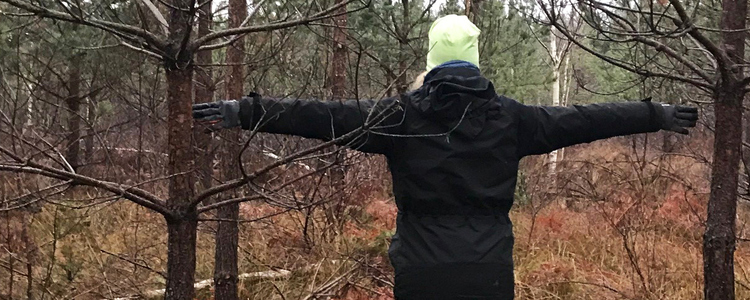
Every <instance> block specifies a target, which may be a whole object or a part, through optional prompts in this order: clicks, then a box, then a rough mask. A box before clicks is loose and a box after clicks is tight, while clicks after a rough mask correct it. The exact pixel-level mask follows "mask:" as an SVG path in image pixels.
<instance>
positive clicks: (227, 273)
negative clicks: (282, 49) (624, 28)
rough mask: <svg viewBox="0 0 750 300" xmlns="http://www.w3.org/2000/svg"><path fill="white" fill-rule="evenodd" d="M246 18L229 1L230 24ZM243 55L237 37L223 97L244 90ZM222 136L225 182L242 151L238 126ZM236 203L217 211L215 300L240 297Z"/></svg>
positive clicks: (241, 0) (235, 0)
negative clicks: (238, 289) (238, 287)
mask: <svg viewBox="0 0 750 300" xmlns="http://www.w3.org/2000/svg"><path fill="white" fill-rule="evenodd" d="M246 17H247V3H246V2H245V0H230V1H229V27H232V28H235V27H240V26H241V24H242V21H243V20H245V18H246ZM244 58H245V40H244V39H243V38H241V39H239V40H237V41H236V42H235V43H234V44H232V45H230V46H229V47H228V48H227V57H226V63H227V65H229V66H230V67H229V73H228V74H227V78H226V97H225V98H226V99H240V98H241V97H242V96H243V95H244V94H245V93H244V90H243V81H244V78H245V76H244V72H243V70H242V69H243V67H244V65H243V64H242V63H243V61H244ZM223 135H224V137H225V139H224V141H223V144H222V148H223V149H222V152H223V153H224V157H225V158H230V157H231V158H232V159H223V160H222V161H221V162H222V175H223V176H222V177H223V178H222V179H223V180H224V181H225V182H226V181H229V180H232V179H235V178H237V177H239V172H238V171H239V168H240V167H241V166H239V165H238V164H237V160H236V159H233V158H234V157H237V155H238V154H239V152H240V151H241V149H240V147H239V140H240V129H239V128H236V129H230V130H225V131H224V132H223ZM223 195H224V196H225V197H233V196H234V195H236V192H235V191H234V190H233V191H230V192H226V193H223ZM239 209H240V208H239V204H238V203H234V204H229V205H225V206H222V207H220V208H219V209H218V211H217V217H218V219H220V220H222V221H219V225H218V228H217V230H216V252H215V257H214V261H215V264H214V285H215V290H216V299H227V300H234V299H239V297H238V294H237V281H238V278H237V273H238V272H237V243H238V240H239V228H238V226H239V224H238V223H237V221H236V220H237V219H238V218H239Z"/></svg>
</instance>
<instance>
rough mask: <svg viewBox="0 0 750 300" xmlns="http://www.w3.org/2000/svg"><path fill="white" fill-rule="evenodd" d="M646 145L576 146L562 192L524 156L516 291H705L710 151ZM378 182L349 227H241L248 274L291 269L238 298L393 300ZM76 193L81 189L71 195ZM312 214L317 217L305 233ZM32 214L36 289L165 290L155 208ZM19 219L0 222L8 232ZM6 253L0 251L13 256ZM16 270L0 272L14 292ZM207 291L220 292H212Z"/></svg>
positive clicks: (86, 294)
mask: <svg viewBox="0 0 750 300" xmlns="http://www.w3.org/2000/svg"><path fill="white" fill-rule="evenodd" d="M635 144H638V143H635ZM639 149H640V150H639ZM703 149H705V147H703ZM641 150H642V147H641V146H636V147H632V146H630V144H629V140H625V139H623V140H619V141H612V142H606V143H596V144H592V145H585V146H578V147H574V148H571V149H569V150H568V152H567V153H566V162H565V163H564V164H563V165H562V166H561V168H562V169H561V173H560V175H559V179H558V182H559V188H558V189H556V190H554V191H549V190H548V189H544V188H542V187H544V183H545V182H546V181H545V179H544V178H545V177H544V176H543V175H542V174H543V172H544V170H546V168H545V166H544V165H543V163H542V159H540V158H532V159H529V160H527V161H525V162H524V166H525V167H524V175H525V176H524V177H525V178H526V180H525V181H524V186H523V188H522V189H520V190H521V191H522V192H520V194H519V197H520V198H523V199H522V200H521V201H519V202H522V204H521V205H518V206H517V207H515V208H514V210H513V211H512V213H511V217H512V219H513V221H514V224H515V234H516V247H515V258H516V267H515V268H516V282H517V288H516V290H517V295H518V296H517V299H700V298H702V281H703V280H702V276H703V275H702V258H701V240H702V232H703V225H702V221H703V220H704V219H705V206H706V202H707V197H708V196H707V191H708V186H707V182H708V181H707V178H708V168H707V166H706V165H705V164H703V163H701V162H700V160H701V159H700V157H702V156H705V155H707V153H691V156H692V157H686V156H660V155H658V152H657V151H647V152H646V155H643V152H642V151H641ZM706 151H707V150H706ZM688 152H690V151H688ZM368 180H370V181H368V182H370V184H362V186H367V187H368V190H367V191H357V194H356V195H357V197H358V198H360V199H367V200H368V201H358V202H357V203H355V204H353V205H352V206H351V207H348V208H347V209H346V210H345V214H346V216H347V217H346V221H345V223H344V226H343V227H342V229H341V230H340V231H338V230H333V231H332V230H331V229H330V226H326V224H324V222H325V220H326V218H325V216H324V215H323V212H321V211H318V212H314V213H313V214H312V215H310V216H307V215H306V214H305V213H303V212H291V213H285V214H281V215H279V216H276V217H272V218H268V219H264V220H262V221H258V222H252V223H243V224H242V225H241V231H240V235H241V236H240V266H239V268H240V271H241V272H254V271H267V270H278V269H284V270H290V271H292V273H291V276H289V277H288V278H279V279H277V280H245V281H243V282H242V284H241V290H240V292H241V294H242V298H244V299H304V298H305V297H307V296H308V295H310V294H312V293H317V294H319V295H328V296H330V297H331V299H340V300H344V299H349V300H360V299H392V293H391V285H392V269H391V268H390V266H389V264H388V259H387V253H386V251H387V245H388V241H389V239H390V235H391V234H392V232H393V230H394V227H395V224H394V222H395V214H396V208H395V204H394V203H393V201H392V200H390V199H389V198H388V195H387V193H384V192H383V191H382V190H378V189H374V188H372V182H377V183H378V184H383V182H384V181H383V180H382V178H374V179H368ZM386 182H387V181H386ZM80 193H83V191H78V190H72V191H68V192H66V193H65V194H64V195H63V197H67V198H71V199H72V198H75V197H82V194H80ZM90 196H91V195H88V197H90ZM563 200H564V201H563ZM561 202H565V203H568V208H565V209H563V208H561V207H560V206H559V205H558V203H561ZM360 203H362V204H360ZM278 211H279V208H274V207H270V206H268V205H265V204H257V203H254V204H244V205H243V206H242V212H241V214H242V217H243V218H247V219H252V218H256V217H260V216H264V215H268V214H273V213H275V212H278ZM749 216H750V210H748V209H747V208H746V207H745V206H744V205H741V206H740V213H739V225H738V227H739V230H740V233H739V234H740V235H741V236H746V235H745V233H744V231H745V227H746V226H745V224H746V222H747V220H750V217H749ZM307 217H309V218H310V220H311V221H312V225H313V226H308V227H309V229H308V232H307V233H306V234H305V233H304V230H303V228H304V224H305V220H306V218H307ZM29 218H30V219H29V221H28V222H30V224H31V226H30V227H29V229H30V230H29V233H30V235H31V236H32V237H33V240H34V244H35V245H36V246H37V247H39V250H38V253H37V254H36V255H34V256H33V261H31V262H30V263H32V264H33V266H34V267H33V276H34V279H35V282H34V293H35V294H36V295H38V296H39V298H42V297H41V295H42V294H46V298H47V299H52V298H56V299H62V298H75V299H100V298H114V297H116V296H123V295H132V294H138V293H142V292H144V291H147V290H151V289H156V288H162V287H163V284H164V279H163V278H162V277H161V275H159V273H158V272H162V271H163V270H164V268H165V266H166V263H165V256H164V255H165V253H166V246H165V245H166V235H165V230H164V228H165V227H164V224H163V220H162V219H161V217H159V216H158V215H155V214H152V213H149V212H147V211H146V210H144V209H142V208H138V207H136V206H134V205H132V204H130V203H126V202H116V203H111V204H108V205H104V206H94V207H89V208H85V209H69V208H62V207H58V206H53V205H45V206H44V208H43V210H42V212H40V213H36V214H33V215H30V217H29ZM2 226H5V225H1V224H0V227H2ZM9 226H10V225H8V226H6V227H4V228H6V230H5V231H0V232H4V235H7V234H8V232H9V231H8V230H7V228H10V227H9ZM214 226H215V224H212V223H211V222H207V223H204V224H203V225H201V227H200V229H199V230H200V232H199V240H198V253H197V261H198V266H197V269H196V279H197V280H201V279H207V278H211V277H212V270H213V243H214V241H213V227H214ZM3 243H4V241H3ZM1 247H4V246H3V244H2V243H0V249H5V248H1ZM3 251H5V250H3ZM749 251H750V250H748V248H747V245H746V243H745V242H740V243H739V244H738V247H737V253H736V256H735V257H736V270H737V281H738V285H737V297H738V299H749V298H750V290H749V289H748V288H746V287H747V286H748V285H750V274H748V273H747V272H746V270H748V269H750V255H748V254H749V253H748V252H749ZM7 257H8V256H7V255H5V254H3V255H0V258H2V259H4V261H3V263H7V261H5V260H6V259H7ZM29 257H32V256H29ZM23 259H24V257H18V259H17V260H16V262H15V266H14V268H15V269H16V270H18V271H19V272H21V273H23V272H24V270H25V269H24V267H22V263H25V262H24V261H23ZM6 265H7V264H6ZM7 272H8V271H7V268H0V278H3V279H0V280H3V281H4V283H3V285H4V286H6V289H7V284H6V283H5V282H7V280H5V279H4V278H7V276H6V275H7V274H8V273H7ZM14 282H15V284H14V295H17V296H19V297H20V295H22V294H23V289H24V285H25V279H24V277H23V276H21V275H17V276H15V281H14ZM3 293H7V291H6V290H3ZM198 296H199V297H200V298H202V299H211V291H210V289H209V290H202V291H199V293H198Z"/></svg>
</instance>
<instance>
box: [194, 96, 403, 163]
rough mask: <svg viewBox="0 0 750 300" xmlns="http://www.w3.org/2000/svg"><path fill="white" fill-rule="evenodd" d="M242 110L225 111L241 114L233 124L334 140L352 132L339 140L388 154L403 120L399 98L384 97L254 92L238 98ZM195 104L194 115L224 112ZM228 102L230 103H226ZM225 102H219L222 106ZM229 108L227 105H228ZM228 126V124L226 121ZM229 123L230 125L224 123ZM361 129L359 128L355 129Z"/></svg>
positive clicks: (200, 115) (199, 116) (271, 131)
mask: <svg viewBox="0 0 750 300" xmlns="http://www.w3.org/2000/svg"><path fill="white" fill-rule="evenodd" d="M237 104H238V108H239V109H238V111H237V112H236V113H234V112H223V114H224V115H230V116H235V115H236V116H237V117H238V120H237V122H234V123H239V124H230V126H229V127H231V126H237V125H241V126H242V128H243V129H246V130H256V129H257V130H258V131H260V132H267V133H277V134H290V135H296V136H301V137H306V138H314V139H321V140H325V141H330V140H333V139H336V138H339V137H342V136H344V135H347V134H350V133H352V134H350V135H351V136H350V137H349V138H346V139H344V140H342V141H340V142H339V143H337V144H340V145H345V146H348V147H350V148H352V149H356V150H360V151H364V152H372V153H383V154H385V153H386V152H387V151H388V149H389V148H390V147H391V143H392V140H391V138H390V137H388V134H389V133H394V130H395V129H396V127H397V125H398V123H399V122H400V121H401V112H402V111H401V107H400V103H399V102H398V98H387V99H383V100H345V101H320V100H303V99H278V98H269V97H261V96H260V95H257V94H251V95H249V96H248V97H243V98H242V99H240V100H239V101H238V102H237ZM204 106H206V108H203V106H199V105H196V106H194V109H193V111H194V117H196V118H197V119H203V120H211V118H214V119H222V120H223V118H221V117H211V116H215V115H216V114H219V115H221V114H222V112H220V111H216V112H214V113H213V114H212V112H206V109H211V108H208V106H207V105H204ZM225 106H226V105H225ZM220 109H221V106H219V110H220ZM225 110H226V109H225ZM222 126H224V125H222ZM224 127H227V126H224ZM355 131H357V132H355Z"/></svg>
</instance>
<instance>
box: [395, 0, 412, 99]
mask: <svg viewBox="0 0 750 300" xmlns="http://www.w3.org/2000/svg"><path fill="white" fill-rule="evenodd" d="M401 6H402V9H403V11H402V12H401V13H402V14H401V17H402V20H401V26H400V28H401V29H399V30H398V31H396V33H397V38H398V79H397V80H396V91H398V93H399V94H403V93H406V90H407V88H408V87H409V82H408V81H407V80H406V68H407V67H408V64H407V60H408V59H409V54H408V53H407V51H408V50H409V18H410V17H409V13H410V12H409V0H401ZM393 26H394V27H398V25H397V24H393Z"/></svg>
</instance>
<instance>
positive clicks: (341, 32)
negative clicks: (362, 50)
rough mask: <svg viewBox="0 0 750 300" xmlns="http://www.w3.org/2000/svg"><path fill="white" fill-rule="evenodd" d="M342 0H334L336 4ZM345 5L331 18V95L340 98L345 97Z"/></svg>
mask: <svg viewBox="0 0 750 300" xmlns="http://www.w3.org/2000/svg"><path fill="white" fill-rule="evenodd" d="M343 1H344V0H336V4H339V3H341V2H343ZM345 12H346V7H342V8H340V9H339V10H338V11H337V12H336V13H338V14H341V15H339V16H336V17H334V18H333V23H334V27H333V57H332V58H331V65H332V66H331V76H330V77H331V97H332V98H333V100H342V99H344V98H345V97H346V56H347V51H346V24H347V16H346V14H345Z"/></svg>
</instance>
